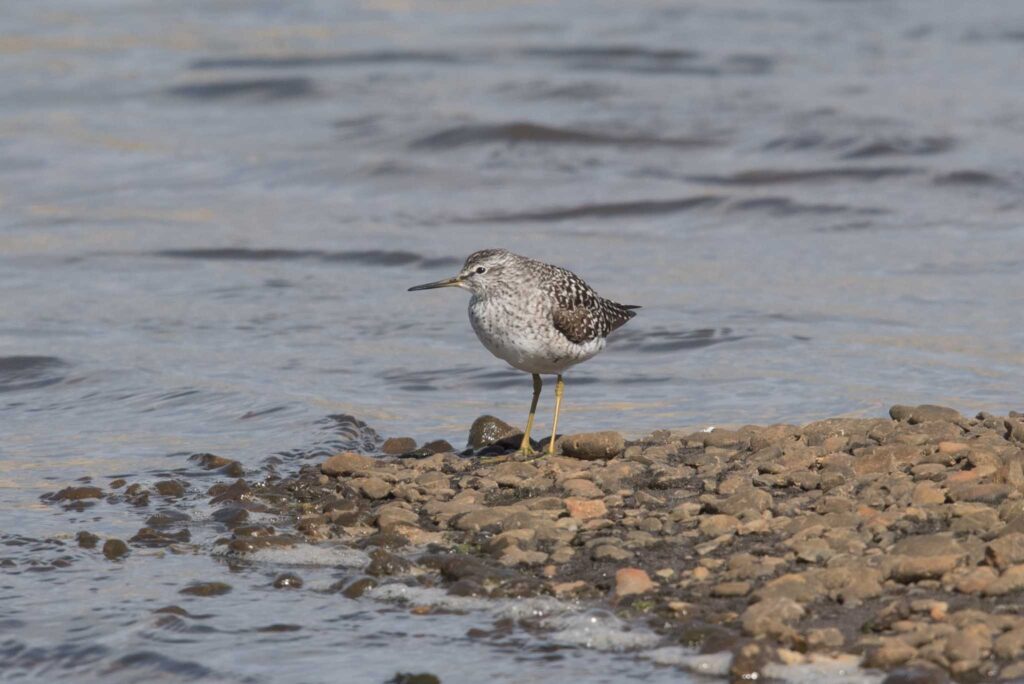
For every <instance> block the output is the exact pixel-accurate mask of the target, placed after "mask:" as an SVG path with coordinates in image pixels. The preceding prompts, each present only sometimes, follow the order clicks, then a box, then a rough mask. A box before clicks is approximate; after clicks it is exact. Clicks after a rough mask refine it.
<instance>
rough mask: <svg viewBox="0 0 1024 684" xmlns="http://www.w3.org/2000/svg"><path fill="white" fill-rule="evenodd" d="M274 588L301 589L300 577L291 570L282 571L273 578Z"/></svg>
mask: <svg viewBox="0 0 1024 684" xmlns="http://www.w3.org/2000/svg"><path fill="white" fill-rule="evenodd" d="M274 588H275V589H301V588H302V578H301V577H299V576H298V575H296V574H295V573H291V572H284V573H281V574H280V575H278V576H277V577H275V578H274Z"/></svg>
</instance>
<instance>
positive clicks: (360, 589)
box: [341, 577, 377, 599]
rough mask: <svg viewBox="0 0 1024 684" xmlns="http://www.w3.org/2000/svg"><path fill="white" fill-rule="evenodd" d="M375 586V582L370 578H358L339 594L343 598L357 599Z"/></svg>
mask: <svg viewBox="0 0 1024 684" xmlns="http://www.w3.org/2000/svg"><path fill="white" fill-rule="evenodd" d="M376 586H377V580H375V579H373V578H371V577H360V578H359V579H357V580H355V581H353V582H352V583H351V584H349V585H348V586H347V587H345V589H344V590H342V592H341V594H342V596H344V597H345V598H350V599H357V598H359V597H360V596H362V595H363V594H365V593H366V592H368V591H369V590H370V589H373V588H374V587H376Z"/></svg>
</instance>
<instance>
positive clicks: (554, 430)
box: [548, 375, 565, 456]
mask: <svg viewBox="0 0 1024 684" xmlns="http://www.w3.org/2000/svg"><path fill="white" fill-rule="evenodd" d="M564 393H565V382H564V381H563V380H562V376H561V375H559V376H558V380H557V381H556V382H555V419H554V420H553V421H552V422H551V441H550V442H549V443H548V455H549V456H554V455H555V435H557V434H558V412H559V411H560V410H561V408H562V394H564Z"/></svg>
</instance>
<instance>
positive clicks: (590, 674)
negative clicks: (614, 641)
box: [0, 0, 1024, 682]
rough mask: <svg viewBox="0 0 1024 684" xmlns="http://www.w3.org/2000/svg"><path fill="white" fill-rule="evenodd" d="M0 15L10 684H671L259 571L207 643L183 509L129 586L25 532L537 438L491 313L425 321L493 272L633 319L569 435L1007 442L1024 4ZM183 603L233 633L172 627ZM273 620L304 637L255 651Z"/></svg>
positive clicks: (610, 660)
mask: <svg viewBox="0 0 1024 684" xmlns="http://www.w3.org/2000/svg"><path fill="white" fill-rule="evenodd" d="M8 5H9V6H7V7H5V8H4V12H3V14H2V17H0V54H2V59H0V79H2V80H0V82H2V83H3V97H0V159H2V160H3V163H2V164H0V229H2V230H0V289H2V292H3V300H2V302H3V305H2V307H0V466H2V475H0V487H2V488H3V490H2V494H0V496H2V500H3V506H4V509H5V520H6V522H7V525H5V528H6V529H7V531H6V532H5V534H6V535H8V536H7V537H5V540H6V542H8V546H7V547H4V549H5V550H4V551H3V554H5V557H7V558H10V559H12V562H13V563H14V565H13V566H12V567H8V568H5V569H4V570H3V571H4V575H3V578H4V581H3V584H2V587H0V592H2V593H0V596H2V601H3V604H4V613H5V615H6V616H7V617H5V621H4V622H3V623H2V629H3V632H4V633H3V634H2V635H0V639H2V640H0V668H2V669H0V672H5V673H6V675H5V676H7V675H11V676H13V673H19V674H21V675H23V676H25V677H26V678H28V679H31V680H39V681H48V680H50V679H52V678H54V677H55V676H56V674H55V673H62V676H63V675H67V676H72V675H73V676H74V678H76V679H77V680H80V681H81V680H86V679H89V678H100V677H105V678H107V679H108V680H110V681H116V680H118V679H120V680H124V681H134V680H138V679H143V678H152V677H153V676H156V675H159V676H161V677H164V678H166V679H168V680H171V681H177V680H183V681H185V680H195V679H203V678H207V679H212V680H216V681H235V680H237V681H284V680H292V681H310V682H312V681H328V680H331V681H333V677H334V675H335V673H336V671H337V668H338V666H339V663H344V667H345V668H346V670H347V671H348V672H351V673H352V674H353V676H354V677H358V678H359V679H360V680H362V681H383V680H384V679H386V678H388V677H390V676H392V675H393V674H394V672H395V671H396V670H419V669H431V668H433V669H434V670H435V671H437V673H438V674H440V675H442V677H443V678H444V681H446V682H452V681H456V682H457V681H475V680H477V679H478V678H479V673H480V672H481V671H484V670H485V671H487V672H488V676H491V677H493V678H494V679H495V680H497V681H526V680H532V679H535V678H536V677H537V676H538V673H543V674H544V675H545V676H555V675H558V676H565V677H569V676H572V677H578V678H579V677H582V678H584V679H587V680H588V681H589V680H593V681H598V680H599V679H600V678H601V677H604V679H605V680H609V681H610V680H612V679H626V678H630V677H632V678H645V679H648V680H657V679H658V677H664V678H666V679H668V678H677V677H678V676H679V674H678V671H676V670H675V669H674V668H672V667H668V668H664V667H660V666H657V665H653V664H652V662H653V661H651V660H650V659H647V660H644V659H638V658H635V657H633V656H621V655H616V654H615V652H614V651H610V652H604V651H599V650H596V649H588V648H586V647H585V645H583V646H581V645H576V646H573V647H566V648H564V649H562V650H561V651H559V652H558V654H557V655H558V656H559V657H558V658H553V657H548V656H549V655H550V654H548V653H547V652H546V650H545V649H546V648H547V647H546V646H545V644H548V643H550V637H538V636H530V635H527V636H524V635H522V634H519V635H518V636H517V637H516V638H517V639H521V640H523V641H522V643H517V644H516V645H515V646H514V647H509V646H508V645H504V646H502V645H500V644H499V645H495V644H492V643H487V642H480V641H474V640H470V639H467V638H466V637H465V634H466V631H467V629H468V628H469V627H470V626H480V625H488V624H490V618H489V617H487V616H486V615H484V614H481V613H479V612H477V611H470V612H469V613H467V614H465V615H453V616H428V617H415V618H413V617H410V616H409V615H408V613H407V611H403V610H398V609H391V608H386V607H385V606H386V605H388V604H383V603H379V602H374V601H372V600H369V599H366V600H361V601H358V602H349V603H345V602H344V601H342V600H340V599H337V600H336V598H337V597H334V596H332V597H330V599H329V600H325V599H324V598H323V597H322V596H320V595H317V594H315V593H313V592H298V593H292V592H285V593H280V592H278V593H275V592H273V591H267V589H266V585H267V583H268V581H269V580H268V577H272V575H273V574H275V573H276V571H277V570H278V569H279V568H276V567H273V565H272V564H271V567H267V568H263V569H260V568H235V569H234V571H235V572H236V573H237V574H238V578H237V579H236V580H235V581H233V584H234V586H235V590H234V591H233V592H232V593H231V594H229V595H228V596H226V597H220V598H218V599H208V600H207V601H208V603H203V602H201V601H197V602H196V604H194V605H193V604H191V603H189V602H188V601H181V600H180V597H179V596H178V595H177V593H176V592H177V589H179V588H180V587H181V586H183V584H184V583H185V581H184V577H186V576H188V577H191V576H200V575H210V574H213V575H216V574H223V573H228V572H229V571H228V570H227V569H225V567H224V564H223V563H222V562H221V561H219V560H217V559H214V558H212V557H210V556H209V554H208V553H206V550H207V546H208V545H209V544H210V543H211V542H212V539H213V538H214V537H215V536H216V530H215V529H207V528H209V527H210V523H208V522H206V521H205V520H204V519H203V517H202V516H201V515H200V514H199V511H200V509H199V508H198V507H199V503H198V502H197V503H195V506H196V507H197V508H193V509H191V510H190V511H189V513H190V514H191V515H194V516H195V517H196V523H195V527H196V530H195V531H194V534H193V537H194V540H195V541H196V543H197V544H198V545H199V547H200V549H201V552H200V553H198V554H197V555H194V556H189V555H184V556H176V557H174V558H172V559H169V560H165V561H163V562H159V561H158V560H157V559H156V558H155V557H153V555H152V554H149V555H147V553H146V552H134V553H133V555H132V556H131V557H130V559H129V560H128V561H126V562H124V563H122V564H119V565H114V564H111V563H109V562H107V561H104V560H101V559H97V554H96V553H95V552H84V551H80V550H78V549H77V548H75V547H74V544H73V542H71V541H69V539H68V535H69V534H73V533H74V532H75V531H77V530H78V529H83V528H88V529H90V530H92V531H94V532H96V533H98V534H101V536H107V535H121V536H125V537H126V536H130V535H131V534H132V533H133V532H134V530H135V529H137V528H138V527H139V525H140V524H141V521H142V520H143V519H144V517H145V515H148V511H146V512H134V511H130V510H125V509H124V508H123V507H113V506H106V505H101V506H99V507H97V508H94V509H89V510H88V511H87V512H86V513H84V514H73V513H67V512H64V511H61V510H59V509H56V508H54V507H52V506H49V505H45V504H42V503H40V502H39V499H38V497H39V495H40V494H42V493H43V492H46V491H51V490H54V489H58V488H60V487H63V486H65V485H67V484H68V483H71V482H72V481H74V480H76V479H78V478H82V477H92V478H93V480H94V483H96V484H100V485H104V484H105V483H106V482H107V481H108V478H110V477H113V476H115V475H129V476H131V477H132V479H133V480H138V481H143V482H148V481H152V480H155V479H158V478H159V477H160V473H164V472H167V471H170V470H173V469H176V468H181V467H183V465H184V456H183V454H187V453H190V452H193V451H212V452H216V453H221V454H223V455H226V456H230V457H232V458H237V459H239V460H241V461H242V462H243V463H245V464H246V465H247V466H251V467H256V466H258V465H260V464H261V463H263V462H264V459H265V458H267V457H268V456H270V455H273V454H283V455H284V456H285V459H286V465H285V466H282V467H285V468H287V467H291V464H293V463H294V464H297V463H299V462H303V460H305V459H310V458H315V457H316V455H317V454H321V453H324V452H326V451H329V450H331V449H334V448H338V447H340V446H359V445H360V444H364V443H365V442H367V441H370V442H372V441H373V438H374V434H377V435H381V436H391V435H411V436H413V437H416V438H418V439H421V440H423V439H428V438H429V439H434V438H438V437H444V438H447V439H449V440H450V441H452V442H453V443H455V444H461V443H462V441H463V440H464V438H465V432H466V428H467V425H468V424H469V422H470V421H471V420H472V419H473V418H474V417H476V416H477V415H479V414H481V413H484V412H494V413H497V414H498V415H501V416H503V417H505V418H506V419H508V420H511V421H513V422H521V420H522V414H523V413H524V412H525V410H526V407H527V400H528V395H529V379H528V378H526V377H525V376H523V375H521V374H518V373H515V372H512V371H509V370H505V369H503V368H502V366H501V364H500V363H499V362H497V361H496V360H495V359H493V358H491V357H490V356H489V355H488V354H487V352H486V351H484V350H483V348H482V347H480V346H479V344H478V343H477V342H476V340H475V339H474V338H473V336H472V334H471V332H470V330H469V325H468V321H467V319H466V314H465V306H466V301H465V296H464V293H459V292H454V291H438V292H427V293H416V294H410V293H407V292H405V288H406V287H408V286H409V285H413V284H416V283H420V282H425V281H427V280H434V279H437V278H440V277H444V276H447V275H450V274H451V273H453V272H454V270H455V269H456V268H457V267H458V265H459V263H460V262H461V260H462V259H463V258H464V257H465V256H466V254H468V253H469V252H470V251H472V250H474V249H477V248H482V247H489V246H505V247H509V248H512V249H514V250H516V251H520V252H522V253H525V254H528V255H532V256H536V257H539V258H544V259H547V260H550V261H553V262H556V263H559V264H562V265H565V266H567V267H569V268H571V269H573V270H574V271H576V272H577V273H579V274H580V275H582V276H583V277H585V278H586V279H587V280H588V281H590V282H591V283H592V284H594V285H595V286H596V287H597V288H598V290H599V291H600V292H601V293H602V294H604V295H606V296H609V297H611V298H614V299H617V300H619V301H625V302H627V303H634V304H642V305H643V306H644V308H643V310H642V311H641V312H640V315H639V316H638V317H637V318H636V319H634V320H633V321H631V322H630V323H629V325H628V326H626V327H625V328H624V329H623V330H621V331H620V333H619V334H618V335H617V337H616V338H615V339H614V340H613V342H612V344H611V345H610V347H609V349H608V350H607V351H606V352H605V353H604V354H602V355H601V356H600V357H598V358H597V359H595V360H593V361H591V362H589V363H587V364H586V365H584V366H581V367H580V368H578V369H575V370H574V371H573V372H572V373H571V374H570V375H569V376H568V383H569V384H568V389H567V394H566V402H567V403H566V407H565V413H564V416H563V423H562V426H563V427H564V428H565V429H566V430H568V431H574V430H585V429H596V428H604V427H614V428H617V429H624V430H626V431H627V432H629V433H633V434H637V433H642V432H644V431H647V430H650V429H654V428H662V427H677V426H701V425H707V424H726V423H747V422H751V423H769V422H774V421H801V420H809V419H813V418H819V417H826V416H831V415H835V414H840V413H842V414H856V415H881V414H883V413H884V411H885V409H886V408H887V407H888V405H890V404H892V403H915V402H926V401H927V402H934V403H941V404H947V405H952V406H955V407H957V408H960V409H962V410H965V411H968V412H973V411H976V410H981V409H985V410H992V411H996V412H1005V411H1007V410H1009V409H1020V408H1021V406H1020V389H1019V388H1020V387H1021V385H1022V383H1024V370H1022V369H1024V363H1022V362H1024V351H1022V349H1024V326H1021V325H1020V320H1021V317H1020V311H1021V310H1022V305H1024V289H1022V288H1021V284H1022V281H1021V271H1022V268H1024V257H1022V256H1021V255H1022V254H1024V202H1022V200H1021V197H1022V194H1021V191H1022V189H1024V162H1022V161H1021V155H1020V144H1019V141H1020V140H1021V134H1022V133H1024V88H1021V77H1020V63H1021V59H1022V57H1024V54H1022V51H1024V39H1022V36H1024V6H1021V4H1020V3H1018V2H1014V1H1013V0H1002V1H993V2H988V3H981V4H978V3H938V4H936V3H934V2H929V1H925V0H919V1H909V0H908V1H906V2H901V3H898V4H893V3H875V2H824V1H822V2H814V1H811V0H782V1H780V2H775V3H771V4H770V5H764V6H762V5H751V4H750V3H746V2H741V1H740V0H727V1H722V0H703V1H697V2H690V3H686V4H685V5H683V4H677V3H664V2H641V3H626V4H623V3H611V2H596V3H595V2H561V3H552V4H532V3H516V2H508V3H493V2H492V3H476V4H470V5H460V6H458V7H456V6H453V5H449V4H446V3H415V4H412V5H409V4H405V3H392V2H383V1H376V2H365V3H334V2H326V1H318V2H309V3H303V4H301V5H296V4H294V3H291V4H281V3H271V2H263V3H260V2H249V3H229V2H205V1H204V2H193V3H172V4H168V3H138V2H135V3H129V2H98V1H95V0H94V1H91V2H82V1H78V2H67V1H66V0H63V1H57V0H53V1H42V2H32V3H8ZM549 400H550V397H548V396H546V397H545V400H544V401H545V403H544V404H542V411H543V410H548V409H549V408H550V404H549ZM345 415H349V416H355V419H348V418H329V416H345ZM358 421H364V422H365V425H366V426H368V428H369V429H370V430H372V431H375V433H374V432H370V431H369V430H367V429H363V428H361V427H359V423H358ZM542 425H543V423H542ZM22 542H25V543H22ZM204 545H206V546H204ZM61 558H64V559H65V561H66V562H67V563H69V565H68V567H57V568H55V569H51V570H50V571H48V572H35V571H30V570H29V567H30V566H31V563H32V562H34V561H38V562H39V563H40V564H42V565H44V566H47V567H51V568H52V565H49V564H51V563H52V562H53V561H54V560H59V559H61ZM62 563H63V561H62ZM58 565H60V564H58ZM331 572H332V570H331V569H330V568H329V567H328V568H320V569H311V570H309V571H308V574H309V577H308V578H307V579H315V578H316V576H317V575H318V574H323V575H329V574H330V573H331ZM173 603H181V604H182V605H183V606H184V607H186V608H187V609H188V610H190V611H192V612H195V613H210V612H213V613H215V616H214V617H211V618H209V619H208V620H207V621H206V622H203V621H201V620H191V619H189V618H182V619H181V620H182V624H184V625H186V626H184V627H183V626H180V625H178V626H173V627H172V628H168V627H166V625H164V626H156V622H157V621H158V616H155V615H154V614H153V613H152V612H151V611H152V610H153V609H156V608H159V607H161V606H165V605H169V604H173ZM186 604H188V605H186ZM208 606H213V607H208ZM254 606H258V607H254ZM264 606H268V607H271V608H272V610H273V613H274V620H273V622H274V623H277V622H282V623H284V622H287V623H291V624H296V625H301V626H302V629H301V630H300V631H298V632H258V631H257V630H258V629H259V628H261V627H266V626H267V625H268V624H269V623H270V622H271V621H270V620H268V619H267V617H266V612H265V611H264V610H263V607H264ZM86 616H87V617H86ZM164 617H166V616H164ZM193 623H194V624H193ZM167 624H172V625H176V623H174V622H173V621H169V622H168V623H167ZM203 625H206V626H208V627H210V628H211V629H203V628H202V626H203ZM612 631H615V630H614V629H612ZM524 644H526V645H525V646H524ZM32 649H35V650H32ZM456 649H457V653H458V654H459V656H458V659H457V660H458V662H457V663H453V662H452V658H451V657H450V654H451V653H453V652H456ZM531 649H533V650H531ZM26 653H29V655H25V654H26ZM140 654H141V655H140ZM421 665H422V668H421V667H420V666H421ZM62 668H63V669H62Z"/></svg>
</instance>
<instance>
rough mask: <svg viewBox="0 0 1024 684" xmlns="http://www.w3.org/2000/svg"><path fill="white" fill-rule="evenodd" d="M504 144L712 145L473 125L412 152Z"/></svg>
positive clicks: (526, 125)
mask: <svg viewBox="0 0 1024 684" xmlns="http://www.w3.org/2000/svg"><path fill="white" fill-rule="evenodd" d="M492 143H504V144H508V145H515V144H521V143H545V144H549V145H550V144H558V145H615V146H653V147H704V146H709V145H713V144H714V141H712V140H707V139H703V138H661V137H657V136H649V135H616V134H609V133H596V132H591V131H583V130H578V129H574V128H559V127H555V126H544V125H541V124H535V123H530V122H528V121H515V122H511V123H503V124H475V125H465V126H456V127H454V128H449V129H447V130H443V131H440V132H439V133H433V134H431V135H428V136H426V137H423V138H420V139H418V140H414V141H413V142H412V143H411V145H410V147H412V148H414V149H437V148H449V149H450V148H455V147H464V146H466V145H488V144H492Z"/></svg>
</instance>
